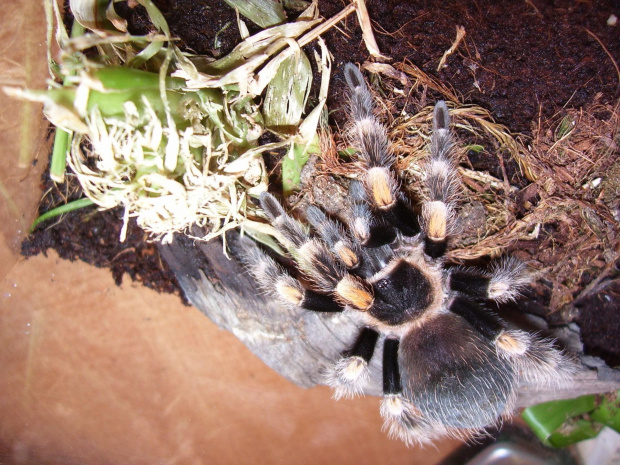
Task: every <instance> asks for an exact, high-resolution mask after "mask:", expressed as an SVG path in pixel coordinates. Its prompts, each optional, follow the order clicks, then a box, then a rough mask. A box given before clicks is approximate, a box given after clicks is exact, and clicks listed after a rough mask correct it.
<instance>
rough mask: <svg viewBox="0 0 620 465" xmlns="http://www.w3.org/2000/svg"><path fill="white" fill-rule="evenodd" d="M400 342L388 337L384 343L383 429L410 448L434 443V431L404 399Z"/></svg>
mask: <svg viewBox="0 0 620 465" xmlns="http://www.w3.org/2000/svg"><path fill="white" fill-rule="evenodd" d="M399 345H400V341H399V340H398V339H393V338H390V337H387V338H386V339H385V342H384V343H383V400H382V401H381V410H380V412H381V416H382V417H383V420H384V423H383V429H384V430H388V435H389V436H390V437H391V438H399V439H401V440H402V441H403V442H405V443H406V444H407V445H411V444H424V443H427V442H429V441H430V439H431V433H432V428H431V427H430V425H429V424H428V422H426V421H424V419H423V418H422V415H421V413H420V412H419V411H418V410H417V409H416V408H415V407H414V405H413V404H412V403H411V402H409V401H408V400H407V399H406V398H405V397H404V396H403V387H402V382H401V378H400V369H399V367H398V348H399Z"/></svg>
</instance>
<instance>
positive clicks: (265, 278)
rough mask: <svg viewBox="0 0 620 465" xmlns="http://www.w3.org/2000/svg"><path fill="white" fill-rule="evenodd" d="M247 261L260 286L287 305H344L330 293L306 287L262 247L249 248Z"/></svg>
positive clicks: (336, 308)
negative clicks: (261, 248)
mask: <svg viewBox="0 0 620 465" xmlns="http://www.w3.org/2000/svg"><path fill="white" fill-rule="evenodd" d="M243 261H244V264H245V266H246V268H247V269H248V271H249V272H250V273H251V274H252V276H253V277H254V279H256V282H257V283H258V285H259V287H260V288H261V289H263V290H264V291H265V292H267V293H268V294H269V295H271V296H272V297H275V298H276V299H277V300H278V301H279V302H280V303H281V304H282V305H284V306H285V307H302V308H305V309H307V310H312V311H317V312H342V311H343V310H344V307H343V306H342V305H341V304H339V303H338V302H336V301H335V300H334V298H333V297H332V296H330V295H325V294H321V293H318V292H315V291H313V290H311V289H306V288H304V287H303V286H302V285H301V283H300V282H299V281H297V280H296V279H295V278H293V277H292V276H290V275H289V274H288V273H287V272H286V271H285V270H284V269H283V268H282V267H281V266H280V265H278V264H277V263H276V262H275V260H274V259H273V258H271V257H269V256H268V255H266V254H265V253H264V252H263V251H261V250H259V249H258V248H251V249H250V248H246V249H245V250H244V254H243Z"/></svg>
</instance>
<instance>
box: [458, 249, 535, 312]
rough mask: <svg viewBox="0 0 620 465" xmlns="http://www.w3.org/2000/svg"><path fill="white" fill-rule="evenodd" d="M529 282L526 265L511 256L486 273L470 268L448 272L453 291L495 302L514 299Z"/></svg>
mask: <svg viewBox="0 0 620 465" xmlns="http://www.w3.org/2000/svg"><path fill="white" fill-rule="evenodd" d="M529 282H530V278H529V275H528V272H527V266H526V265H525V263H523V262H521V261H519V260H517V259H515V258H513V257H508V258H504V259H502V260H500V261H499V262H498V263H496V264H494V265H493V267H492V268H491V269H490V270H489V272H487V273H485V272H483V271H480V270H476V269H472V268H457V269H455V270H453V271H451V272H450V288H451V289H452V290H453V291H457V292H460V293H462V294H465V295H468V296H471V297H474V298H483V299H492V300H495V301H497V302H508V301H510V300H514V299H515V298H517V297H518V296H519V293H520V292H521V290H522V289H523V288H524V287H525V286H526V285H527V284H528V283H529Z"/></svg>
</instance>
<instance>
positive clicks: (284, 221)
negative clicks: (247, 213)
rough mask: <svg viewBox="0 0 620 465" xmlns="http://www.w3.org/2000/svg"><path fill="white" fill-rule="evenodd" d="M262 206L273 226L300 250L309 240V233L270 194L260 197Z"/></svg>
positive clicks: (266, 193)
mask: <svg viewBox="0 0 620 465" xmlns="http://www.w3.org/2000/svg"><path fill="white" fill-rule="evenodd" d="M260 204H261V207H262V208H263V211H264V212H265V214H266V215H267V217H268V218H269V221H270V222H271V224H272V225H273V226H274V227H276V228H277V229H278V231H280V232H281V233H282V235H283V236H284V237H285V238H286V240H287V241H289V242H290V243H291V244H292V245H293V246H295V247H296V248H300V247H301V246H302V245H304V244H305V243H306V242H308V240H309V236H308V232H307V231H306V230H305V229H304V227H303V226H302V224H301V223H300V222H299V221H297V220H295V219H294V218H292V217H291V216H290V215H288V214H287V213H286V212H285V211H284V208H282V205H280V202H278V200H277V199H276V198H275V197H274V196H273V195H271V194H270V193H268V192H263V193H262V194H261V196H260Z"/></svg>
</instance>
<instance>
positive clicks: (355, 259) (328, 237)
mask: <svg viewBox="0 0 620 465" xmlns="http://www.w3.org/2000/svg"><path fill="white" fill-rule="evenodd" d="M306 217H307V218H308V221H309V222H310V224H311V225H312V227H313V228H314V229H315V230H316V231H317V232H318V233H319V235H320V236H321V238H322V239H323V241H325V243H326V244H327V246H328V247H329V248H330V250H331V251H332V252H333V253H334V254H335V255H336V256H337V257H338V258H339V259H340V261H342V263H344V265H345V266H346V267H347V268H348V269H354V268H357V267H358V266H359V264H360V255H359V254H360V251H359V246H358V245H357V244H354V243H353V242H352V241H351V240H350V239H349V236H348V235H347V233H346V232H345V231H344V228H343V227H342V225H341V224H339V223H338V222H336V221H334V220H332V219H330V218H328V217H327V215H326V214H325V213H324V212H323V211H322V210H321V209H320V208H318V207H315V206H314V205H311V206H309V207H308V209H307V210H306Z"/></svg>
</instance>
